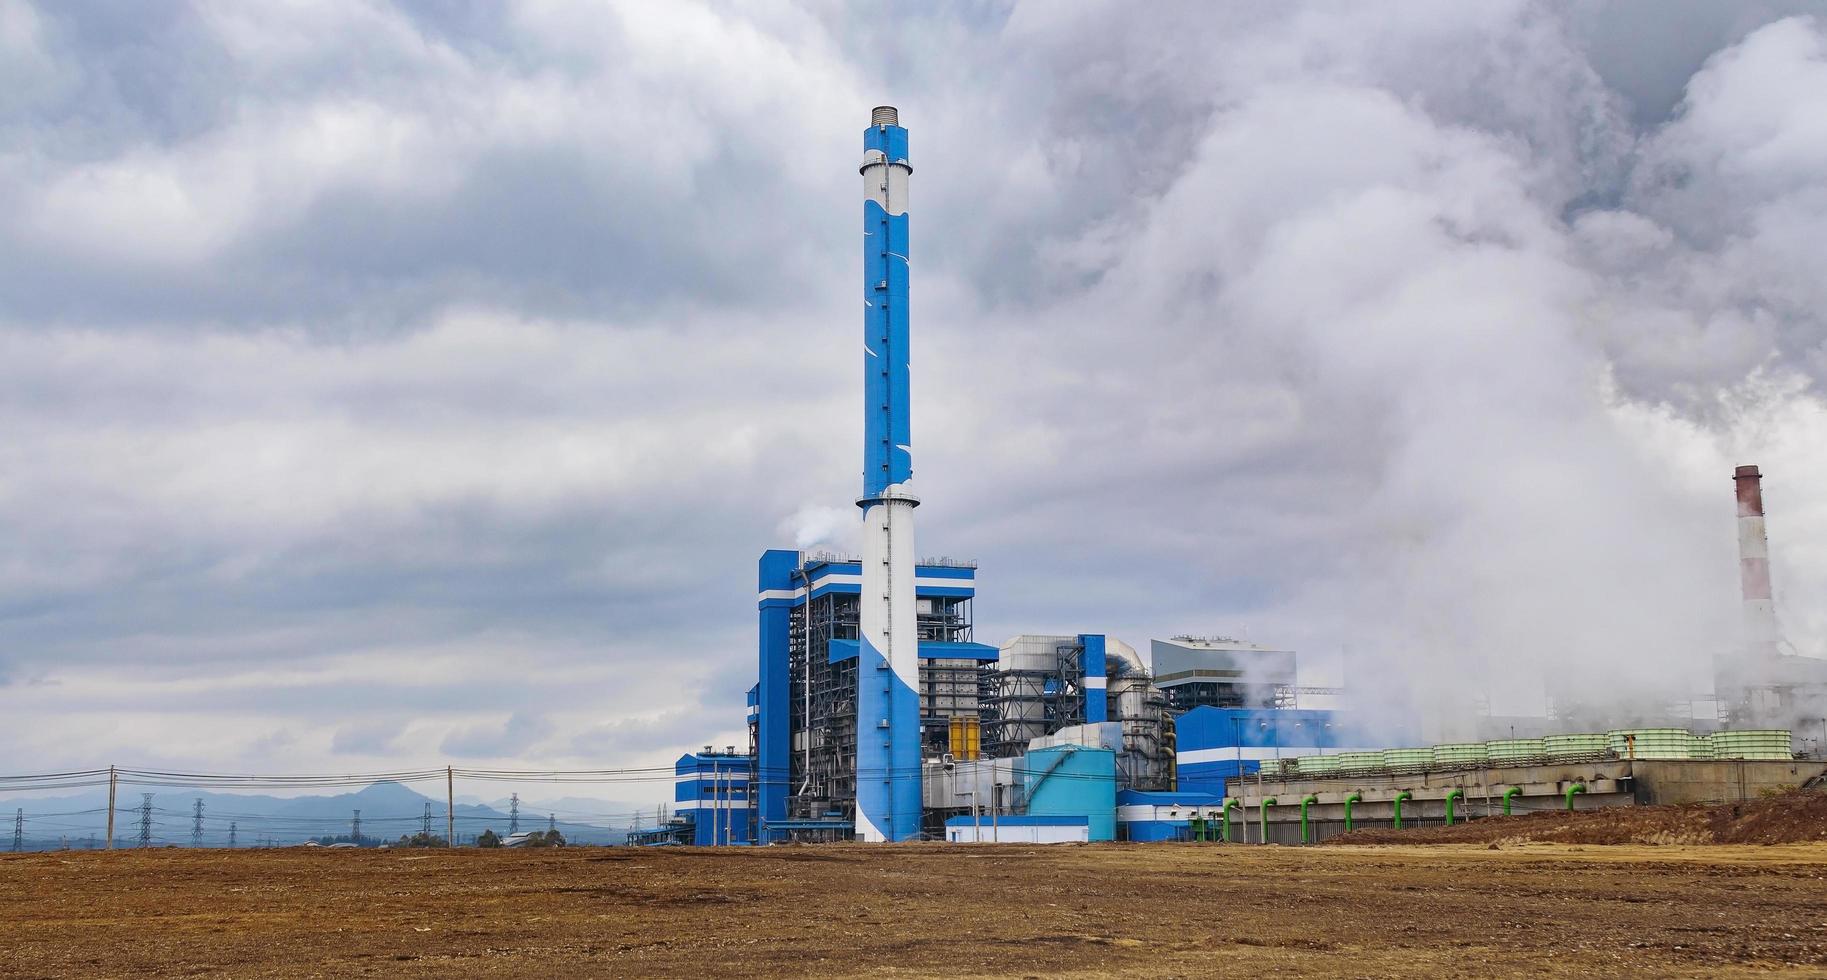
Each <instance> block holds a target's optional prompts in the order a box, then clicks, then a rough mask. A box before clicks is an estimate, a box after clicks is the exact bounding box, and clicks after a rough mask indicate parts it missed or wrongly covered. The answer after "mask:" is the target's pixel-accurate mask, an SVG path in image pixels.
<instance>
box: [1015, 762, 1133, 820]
mask: <svg viewBox="0 0 1827 980" xmlns="http://www.w3.org/2000/svg"><path fill="white" fill-rule="evenodd" d="M1023 783H1024V785H1025V786H1026V789H1027V797H1028V813H1030V814H1032V815H1034V816H1050V817H1080V816H1082V817H1084V818H1085V819H1086V821H1087V822H1088V823H1089V825H1090V839H1091V840H1116V753H1115V752H1112V751H1110V750H1109V749H1093V748H1087V747H1085V746H1082V745H1056V746H1052V747H1050V748H1044V749H1033V750H1031V751H1029V752H1028V761H1027V765H1026V774H1025V779H1024V780H1023Z"/></svg>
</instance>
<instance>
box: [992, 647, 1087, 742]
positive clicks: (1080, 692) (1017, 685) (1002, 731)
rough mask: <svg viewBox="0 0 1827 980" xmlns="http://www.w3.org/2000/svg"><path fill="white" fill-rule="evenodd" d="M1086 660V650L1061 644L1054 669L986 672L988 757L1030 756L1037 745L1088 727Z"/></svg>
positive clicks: (1001, 667) (1002, 667)
mask: <svg viewBox="0 0 1827 980" xmlns="http://www.w3.org/2000/svg"><path fill="white" fill-rule="evenodd" d="M1084 658H1085V648H1084V646H1083V645H1082V644H1078V643H1060V644H1057V645H1056V646H1055V647H1054V649H1053V658H1052V662H1051V663H1045V662H1041V661H1036V662H1034V663H1032V664H1031V665H1028V666H1013V665H1011V664H1010V663H1009V662H1003V663H998V664H990V665H986V666H984V667H983V668H981V670H980V673H979V677H980V679H981V683H982V686H983V694H982V696H981V703H982V719H983V754H984V755H985V756H986V757H988V758H992V759H1008V758H1013V757H1014V756H1018V755H1021V754H1022V753H1023V752H1026V751H1027V750H1028V743H1029V742H1031V741H1033V740H1034V739H1037V738H1040V737H1041V736H1043V735H1050V734H1052V733H1054V732H1057V731H1059V730H1060V729H1062V728H1066V727H1069V726H1072V725H1082V724H1084V723H1085V683H1084V678H1085V669H1084Z"/></svg>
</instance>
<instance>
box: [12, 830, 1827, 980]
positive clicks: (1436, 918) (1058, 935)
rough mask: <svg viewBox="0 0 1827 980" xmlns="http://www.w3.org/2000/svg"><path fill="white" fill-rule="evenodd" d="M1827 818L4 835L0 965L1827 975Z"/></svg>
mask: <svg viewBox="0 0 1827 980" xmlns="http://www.w3.org/2000/svg"><path fill="white" fill-rule="evenodd" d="M1824 878H1827V844H1799V845H1798V844H1790V845H1777V846H1769V847H1735V846H1712V847H1705V848H1698V847H1680V846H1675V847H1669V846H1664V847H1632V846H1620V847H1607V848H1581V847H1569V846H1566V845H1545V844H1533V845H1525V846H1521V847H1504V848H1500V849H1498V850H1489V849H1488V848H1487V847H1486V846H1484V845H1473V846H1469V847H1461V846H1444V847H1307V848H1294V847H1263V846H1246V845H1231V846H1227V845H1219V844H1182V845H1166V844H1150V845H1121V844H1117V845H1093V846H1070V845H1055V846H1052V847H1025V846H1016V845H1004V846H946V845H938V844H931V845H911V846H898V847H869V846H865V845H831V846H823V847H774V848H760V849H752V850H750V849H730V850H723V851H716V850H706V849H654V850H634V849H596V848H572V849H567V850H559V851H477V850H468V849H466V850H460V851H455V852H450V851H445V852H418V853H413V852H409V851H329V850H302V849H294V850H277V851H207V850H198V851H191V850H164V851H139V852H134V851H115V852H62V853H50V854H21V855H0V937H3V940H4V941H0V976H6V977H127V976H133V977H143V976H179V975H188V976H233V977H276V976H287V977H289V976H336V977H343V976H386V977H393V976H407V977H440V978H442V977H473V976H537V977H552V976H560V977H563V976H607V975H619V976H653V975H675V976H699V977H704V976H725V975H748V976H763V977H777V976H805V975H817V976H888V975H893V976H991V975H994V976H1004V975H1014V976H1109V975H1126V974H1136V975H1156V976H1187V977H1192V976H1200V977H1203V976H1214V975H1218V976H1251V977H1261V976H1271V975H1272V976H1276V977H1290V976H1293V977H1303V976H1379V977H1380V976H1393V975H1397V974H1404V975H1431V976H1472V975H1484V976H1556V977H1562V976H1568V975H1588V974H1592V973H1597V972H1601V971H1605V972H1609V973H1612V974H1614V975H1628V976H1693V977H1698V976H1721V975H1734V974H1748V973H1749V972H1751V971H1753V970H1756V971H1759V972H1763V971H1767V970H1769V969H1771V968H1779V967H1785V966H1786V967H1788V968H1789V969H1790V970H1792V971H1794V972H1792V973H1791V975H1810V976H1821V975H1827V911H1824V910H1823V896H1827V880H1824Z"/></svg>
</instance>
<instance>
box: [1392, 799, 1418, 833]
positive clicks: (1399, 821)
mask: <svg viewBox="0 0 1827 980" xmlns="http://www.w3.org/2000/svg"><path fill="white" fill-rule="evenodd" d="M1414 798H1415V794H1413V793H1410V792H1409V791H1408V790H1403V791H1402V792H1400V793H1397V794H1396V801H1395V802H1396V824H1395V829H1397V830H1401V829H1402V801H1403V800H1412V799H1414Z"/></svg>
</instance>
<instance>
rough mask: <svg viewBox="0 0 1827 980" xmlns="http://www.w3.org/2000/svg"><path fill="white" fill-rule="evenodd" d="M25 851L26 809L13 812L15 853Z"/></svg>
mask: <svg viewBox="0 0 1827 980" xmlns="http://www.w3.org/2000/svg"><path fill="white" fill-rule="evenodd" d="M23 850H25V808H24V807H20V808H19V809H17V810H14V811H13V853H15V854H17V853H19V852H20V851H23Z"/></svg>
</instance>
